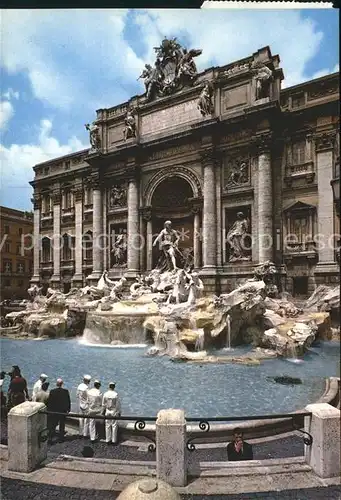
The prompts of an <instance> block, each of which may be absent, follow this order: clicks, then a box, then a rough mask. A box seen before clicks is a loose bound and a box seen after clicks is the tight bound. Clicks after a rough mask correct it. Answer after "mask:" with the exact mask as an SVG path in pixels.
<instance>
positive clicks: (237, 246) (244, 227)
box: [227, 212, 251, 262]
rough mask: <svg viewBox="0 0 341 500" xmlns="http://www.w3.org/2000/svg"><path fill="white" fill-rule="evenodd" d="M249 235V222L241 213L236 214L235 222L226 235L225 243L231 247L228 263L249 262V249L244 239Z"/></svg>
mask: <svg viewBox="0 0 341 500" xmlns="http://www.w3.org/2000/svg"><path fill="white" fill-rule="evenodd" d="M248 235H249V221H248V219H247V218H246V217H245V216H244V214H243V212H238V213H237V220H236V221H235V223H234V224H233V225H232V227H231V229H230V230H229V231H228V233H227V242H228V243H229V244H230V247H231V254H230V258H229V262H236V261H238V260H250V258H251V257H250V255H248V251H249V248H248V247H247V241H246V237H247V236H248Z"/></svg>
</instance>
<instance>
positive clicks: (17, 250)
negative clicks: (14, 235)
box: [16, 243, 21, 255]
mask: <svg viewBox="0 0 341 500" xmlns="http://www.w3.org/2000/svg"><path fill="white" fill-rule="evenodd" d="M16 255H21V243H17V248H16Z"/></svg>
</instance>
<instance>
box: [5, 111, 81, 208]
mask: <svg viewBox="0 0 341 500" xmlns="http://www.w3.org/2000/svg"><path fill="white" fill-rule="evenodd" d="M51 132H52V122H51V121H50V120H46V119H45V120H41V122H40V128H39V134H38V140H37V142H36V143H35V144H11V145H10V146H9V147H5V146H3V145H1V144H0V165H1V203H2V204H3V205H7V206H15V207H18V208H20V207H22V208H29V206H30V204H29V196H30V193H31V188H30V186H29V185H28V183H29V181H31V180H33V177H34V172H33V170H32V167H33V166H34V165H36V164H37V163H42V162H44V161H48V160H51V159H54V158H57V157H59V156H63V155H67V154H69V153H72V152H75V151H79V150H82V149H86V148H87V147H88V146H87V145H85V144H82V142H81V141H80V140H79V139H77V138H76V137H71V138H70V139H69V140H68V141H67V143H66V144H61V143H60V142H59V141H58V140H57V139H56V138H55V137H53V136H52V135H51Z"/></svg>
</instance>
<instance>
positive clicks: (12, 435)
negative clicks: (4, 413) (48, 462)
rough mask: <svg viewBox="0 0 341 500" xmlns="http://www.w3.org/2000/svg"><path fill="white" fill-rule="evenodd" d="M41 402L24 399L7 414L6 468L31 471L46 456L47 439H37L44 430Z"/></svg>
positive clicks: (44, 423)
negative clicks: (42, 440)
mask: <svg viewBox="0 0 341 500" xmlns="http://www.w3.org/2000/svg"><path fill="white" fill-rule="evenodd" d="M44 408H45V405H44V404H43V403H30V402H28V401H26V402H25V403H22V404H20V405H18V406H15V407H14V408H12V410H10V412H9V414H8V470H10V471H16V472H31V471H33V470H34V469H35V468H36V467H37V466H38V465H39V464H40V463H41V462H42V461H43V460H45V459H46V457H47V441H45V442H41V439H39V436H40V433H41V431H44V430H45V431H44V432H46V415H43V414H41V413H39V411H40V410H42V409H44Z"/></svg>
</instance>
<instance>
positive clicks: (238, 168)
mask: <svg viewBox="0 0 341 500" xmlns="http://www.w3.org/2000/svg"><path fill="white" fill-rule="evenodd" d="M247 182H249V166H248V163H247V162H245V161H242V162H241V163H239V162H235V163H233V164H232V165H231V167H230V171H229V175H228V179H227V184H226V186H225V190H227V188H229V187H236V186H242V185H243V184H246V183H247Z"/></svg>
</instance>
